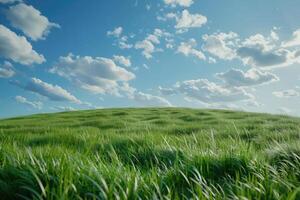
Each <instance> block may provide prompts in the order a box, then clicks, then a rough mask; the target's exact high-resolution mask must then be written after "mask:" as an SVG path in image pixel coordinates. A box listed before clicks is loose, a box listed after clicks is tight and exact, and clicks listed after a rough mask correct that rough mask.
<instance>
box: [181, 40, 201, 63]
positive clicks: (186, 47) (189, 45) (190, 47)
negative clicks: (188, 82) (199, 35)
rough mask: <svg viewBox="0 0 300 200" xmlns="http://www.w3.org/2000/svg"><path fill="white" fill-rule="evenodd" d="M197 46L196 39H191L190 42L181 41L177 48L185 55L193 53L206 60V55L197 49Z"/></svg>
mask: <svg viewBox="0 0 300 200" xmlns="http://www.w3.org/2000/svg"><path fill="white" fill-rule="evenodd" d="M196 46H197V42H196V40H195V39H190V40H189V41H188V42H181V43H180V45H179V46H178V48H177V52H178V53H182V54H183V55H185V56H189V55H193V56H195V57H197V58H198V59H200V60H205V59H206V57H205V55H204V54H203V53H202V52H201V51H200V50H197V49H195V47H196Z"/></svg>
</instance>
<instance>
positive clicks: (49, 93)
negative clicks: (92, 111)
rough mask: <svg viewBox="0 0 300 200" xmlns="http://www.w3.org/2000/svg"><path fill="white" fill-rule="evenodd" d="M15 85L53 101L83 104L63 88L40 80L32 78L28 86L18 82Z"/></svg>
mask: <svg viewBox="0 0 300 200" xmlns="http://www.w3.org/2000/svg"><path fill="white" fill-rule="evenodd" d="M14 84H15V85H17V86H19V87H21V88H23V89H24V90H27V91H31V92H33V93H36V94H39V95H41V96H44V97H47V98H48V99H50V100H52V101H69V102H73V103H76V104H82V102H81V101H80V100H79V99H77V98H76V97H75V96H73V95H72V94H71V93H70V92H68V91H67V90H65V89H63V88H62V87H60V86H58V85H52V84H50V83H46V82H44V81H42V80H41V79H38V78H31V80H30V81H29V82H28V83H27V84H26V85H22V84H20V83H18V82H15V83H14Z"/></svg>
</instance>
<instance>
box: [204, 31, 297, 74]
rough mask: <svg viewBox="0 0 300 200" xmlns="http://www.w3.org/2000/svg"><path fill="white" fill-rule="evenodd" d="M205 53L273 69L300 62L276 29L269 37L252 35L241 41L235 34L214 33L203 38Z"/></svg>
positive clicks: (295, 52)
mask: <svg viewBox="0 0 300 200" xmlns="http://www.w3.org/2000/svg"><path fill="white" fill-rule="evenodd" d="M202 39H203V40H204V42H205V43H204V44H203V46H202V48H203V50H204V51H207V52H209V53H210V54H212V55H213V56H215V57H217V58H219V59H223V60H232V59H239V60H241V61H242V62H243V64H244V65H248V66H252V67H261V68H266V69H272V68H276V67H284V66H288V65H291V64H293V63H295V62H298V61H299V56H300V53H299V52H298V51H291V50H289V49H287V48H283V47H282V46H281V45H280V44H279V37H278V35H277V33H276V32H275V29H273V30H271V32H270V35H269V36H263V35H261V34H255V35H251V36H250V37H248V38H246V39H244V40H241V38H239V36H238V35H237V34H236V33H234V32H229V33H222V32H221V33H214V34H212V35H207V34H206V35H204V36H203V37H202Z"/></svg>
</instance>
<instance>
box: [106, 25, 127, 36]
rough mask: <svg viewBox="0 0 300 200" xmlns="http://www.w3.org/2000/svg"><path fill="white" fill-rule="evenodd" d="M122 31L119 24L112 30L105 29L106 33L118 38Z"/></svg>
mask: <svg viewBox="0 0 300 200" xmlns="http://www.w3.org/2000/svg"><path fill="white" fill-rule="evenodd" d="M122 32H123V28H122V27H121V26H119V27H117V28H115V29H114V30H112V31H107V33H106V35H107V36H113V37H116V38H119V37H120V36H121V34H122Z"/></svg>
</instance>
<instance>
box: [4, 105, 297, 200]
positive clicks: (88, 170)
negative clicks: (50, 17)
mask: <svg viewBox="0 0 300 200" xmlns="http://www.w3.org/2000/svg"><path fill="white" fill-rule="evenodd" d="M0 199H4V200H5V199H9V200H11V199H265V200H272V199H287V200H294V199H300V119H299V118H292V117H287V116H275V115H268V114H256V113H246V112H231V111H224V110H196V109H183V108H145V109H103V110H90V111H76V112H65V113H57V114H40V115H33V116H28V117H19V118H12V119H7V120H0Z"/></svg>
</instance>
